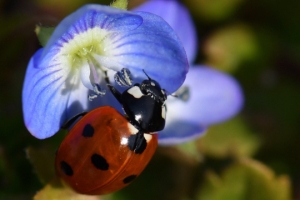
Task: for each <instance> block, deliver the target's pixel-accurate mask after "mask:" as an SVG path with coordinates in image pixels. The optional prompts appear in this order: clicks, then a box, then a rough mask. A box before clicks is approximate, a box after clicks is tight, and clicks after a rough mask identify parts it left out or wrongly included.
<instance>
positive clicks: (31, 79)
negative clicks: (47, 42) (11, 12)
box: [22, 49, 67, 139]
mask: <svg viewBox="0 0 300 200" xmlns="http://www.w3.org/2000/svg"><path fill="white" fill-rule="evenodd" d="M42 51H43V50H42V49H40V50H39V51H37V52H36V53H35V55H34V56H33V57H32V58H31V60H30V62H29V65H28V68H27V72H26V76H25V81H24V86H23V95H22V98H23V99H22V101H23V114H24V121H25V125H26V127H27V128H28V130H29V131H30V132H31V134H32V135H33V136H35V137H37V138H39V139H43V138H47V137H50V136H52V135H53V134H54V133H55V132H57V131H58V130H59V128H60V126H59V125H60V120H61V116H62V114H63V111H64V109H65V105H66V100H67V99H66V98H61V95H60V94H59V91H60V87H61V86H62V85H63V83H64V77H63V73H61V69H58V68H57V67H56V66H55V65H54V66H51V67H47V68H42V69H39V68H38V65H39V60H40V57H41V53H42ZM53 102H54V103H53ZM58 102H59V103H58ZM62 117H63V116H62Z"/></svg>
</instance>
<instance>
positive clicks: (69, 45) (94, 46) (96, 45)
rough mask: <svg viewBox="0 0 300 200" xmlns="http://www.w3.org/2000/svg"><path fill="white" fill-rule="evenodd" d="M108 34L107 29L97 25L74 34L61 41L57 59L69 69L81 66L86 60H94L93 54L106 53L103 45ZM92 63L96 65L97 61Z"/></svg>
mask: <svg viewBox="0 0 300 200" xmlns="http://www.w3.org/2000/svg"><path fill="white" fill-rule="evenodd" d="M108 34H109V32H108V31H107V30H105V29H101V28H98V27H95V28H92V29H88V30H87V31H85V32H81V33H79V34H76V35H75V36H74V37H73V38H72V39H70V40H69V41H68V42H63V46H62V48H61V49H60V53H59V55H58V56H59V60H61V63H65V64H67V65H68V67H70V68H71V69H78V68H80V67H82V65H84V62H87V61H88V60H90V61H92V62H95V61H96V60H95V58H94V56H95V55H103V56H104V55H105V53H107V51H106V50H107V48H105V47H106V45H107V42H108V41H106V39H107V36H108ZM94 65H95V66H98V65H99V63H94ZM102 67H103V66H102Z"/></svg>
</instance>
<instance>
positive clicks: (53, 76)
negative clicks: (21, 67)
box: [22, 5, 189, 139]
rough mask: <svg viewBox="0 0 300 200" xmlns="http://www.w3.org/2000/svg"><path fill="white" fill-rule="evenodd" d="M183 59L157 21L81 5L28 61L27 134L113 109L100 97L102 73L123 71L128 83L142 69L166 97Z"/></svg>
mask: <svg viewBox="0 0 300 200" xmlns="http://www.w3.org/2000/svg"><path fill="white" fill-rule="evenodd" d="M188 66H189V64H188V60H187V58H186V54H185V51H184V48H183V46H182V45H181V42H180V41H179V39H178V37H177V35H176V34H175V32H174V31H173V30H172V28H171V27H170V26H169V25H168V24H167V23H166V22H165V21H164V20H162V19H161V18H160V17H158V16H156V15H154V14H151V13H146V12H137V11H136V12H129V11H124V10H120V9H116V8H113V7H109V6H101V5H86V6H84V7H82V8H80V9H79V10H77V11H76V12H74V13H72V14H71V15H69V16H68V17H66V18H65V19H64V20H63V21H62V22H61V23H60V24H59V25H58V26H57V28H56V29H55V31H54V33H53V34H52V36H51V38H50V39H49V41H48V42H47V45H46V46H45V47H44V48H41V49H40V50H38V51H37V52H36V53H35V54H34V56H33V57H32V58H31V60H30V62H29V64H28V68H27V72H26V76H25V81H24V86H23V95H22V98H23V99H22V101H23V102H22V103H23V114H24V121H25V125H26V127H27V128H28V130H29V131H30V133H31V134H32V135H33V136H35V137H37V138H39V139H44V138H48V137H51V136H52V135H54V134H55V133H56V132H57V131H58V130H59V129H60V127H61V126H62V125H63V124H64V123H65V122H66V121H67V120H68V119H70V118H71V117H73V116H74V115H75V114H78V113H80V112H83V111H87V110H90V109H92V108H95V107H96V106H101V105H115V104H116V101H115V102H113V101H111V100H112V99H114V98H112V95H111V94H109V92H108V93H107V94H106V95H104V96H103V97H101V98H97V100H95V101H93V102H90V101H89V100H88V94H89V92H90V91H93V93H96V94H97V95H103V94H104V93H105V92H104V90H103V88H104V87H105V84H104V75H103V73H102V72H103V71H104V70H114V71H119V70H121V69H122V68H127V69H129V70H130V71H131V73H132V75H133V78H134V80H138V79H145V74H144V73H143V69H144V70H145V71H146V72H147V74H148V75H149V76H150V77H151V78H152V79H154V80H158V81H159V83H160V85H161V86H162V88H164V89H165V90H166V91H167V92H169V93H173V92H175V91H176V90H177V89H178V88H179V87H180V86H181V85H182V83H183V82H184V80H185V77H186V73H187V72H188ZM119 109H120V106H119Z"/></svg>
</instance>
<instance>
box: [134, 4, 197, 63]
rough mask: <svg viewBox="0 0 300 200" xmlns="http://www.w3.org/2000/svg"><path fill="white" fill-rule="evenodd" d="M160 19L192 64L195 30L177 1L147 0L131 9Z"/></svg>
mask: <svg viewBox="0 0 300 200" xmlns="http://www.w3.org/2000/svg"><path fill="white" fill-rule="evenodd" d="M133 11H144V12H150V13H153V14H156V15H158V16H160V17H162V18H163V19H164V20H165V21H166V22H168V24H169V25H170V26H171V27H172V28H173V30H174V31H175V32H176V33H177V35H178V37H179V38H180V40H181V41H182V43H183V46H184V48H185V51H186V54H187V57H188V60H189V62H190V63H192V62H193V61H194V59H195V56H196V50H197V45H198V44H197V36H196V29H195V26H194V24H193V21H192V19H191V16H190V14H189V12H188V10H187V9H186V8H185V7H184V6H183V5H181V4H180V3H179V2H178V1H175V0H172V1H166V0H149V1H146V2H145V3H143V4H142V5H140V6H138V7H136V8H134V9H133Z"/></svg>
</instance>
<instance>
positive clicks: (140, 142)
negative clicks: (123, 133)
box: [128, 131, 147, 154]
mask: <svg viewBox="0 0 300 200" xmlns="http://www.w3.org/2000/svg"><path fill="white" fill-rule="evenodd" d="M128 147H129V149H130V150H131V151H134V153H136V154H141V153H143V152H144V150H145V149H146V147H147V141H146V139H145V137H144V133H143V132H142V131H139V132H137V133H136V134H134V135H131V136H130V137H129V138H128Z"/></svg>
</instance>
